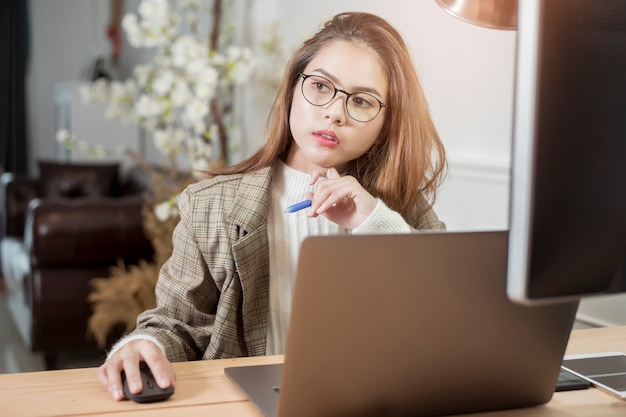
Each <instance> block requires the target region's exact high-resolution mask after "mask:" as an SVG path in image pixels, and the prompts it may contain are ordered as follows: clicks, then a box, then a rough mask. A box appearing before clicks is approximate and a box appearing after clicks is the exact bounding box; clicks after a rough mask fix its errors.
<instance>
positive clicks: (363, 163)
mask: <svg viewBox="0 0 626 417" xmlns="http://www.w3.org/2000/svg"><path fill="white" fill-rule="evenodd" d="M333 41H344V42H351V43H356V44H358V45H362V46H367V47H369V48H371V49H372V50H373V51H375V52H376V53H377V54H378V56H379V58H380V62H381V64H382V65H383V67H384V70H385V71H386V75H387V79H388V80H389V97H388V102H387V104H388V105H389V109H387V110H388V111H386V114H385V122H384V124H383V127H382V129H381V132H380V136H379V139H380V140H379V143H380V144H379V145H374V147H373V148H372V149H371V150H370V151H368V152H367V153H365V154H364V155H362V156H361V157H359V158H357V159H356V160H354V161H352V163H351V168H350V172H351V174H353V175H354V176H355V177H356V178H357V180H358V181H359V182H360V183H361V185H362V186H363V187H364V188H365V189H366V190H368V192H370V193H371V194H372V195H373V196H375V197H379V198H381V199H382V200H383V201H385V203H386V204H387V205H388V206H389V207H390V208H392V209H393V210H396V211H397V212H399V213H400V214H401V215H402V216H403V217H404V218H405V219H407V220H408V219H410V218H411V217H412V216H414V215H415V213H416V212H415V210H416V207H417V206H418V205H419V204H422V205H423V199H424V198H426V199H427V200H429V201H430V202H431V203H433V202H434V200H435V196H436V190H437V188H438V187H439V185H440V184H441V182H442V181H443V177H444V175H445V169H446V158H445V151H444V148H443V144H442V143H441V140H440V138H439V135H438V134H437V131H436V129H435V126H434V124H433V121H432V119H431V117H430V112H429V110H428V104H427V102H426V98H425V97H424V93H423V90H422V87H421V84H420V82H419V79H418V77H417V73H416V70H415V68H414V66H413V61H412V59H411V56H410V54H409V51H408V48H407V47H406V44H405V43H404V40H403V39H402V36H401V35H400V34H399V33H398V31H397V30H396V29H395V28H394V27H393V26H391V25H390V24H389V23H388V22H387V21H385V20H384V19H382V18H380V17H378V16H376V15H373V14H369V13H356V12H355V13H341V14H338V15H336V16H334V17H333V18H332V19H331V20H330V21H328V22H326V24H325V25H324V26H323V27H322V28H321V29H320V30H319V31H318V32H317V33H316V34H315V35H314V36H313V37H312V38H310V39H308V40H307V41H305V42H304V43H303V44H302V45H301V46H300V48H299V49H298V50H297V51H296V52H295V53H294V54H293V55H292V57H291V60H290V61H289V63H288V65H287V68H286V71H285V76H284V78H283V81H282V83H281V85H280V88H279V90H278V93H277V95H276V99H275V100H274V104H273V106H272V109H271V112H270V115H269V118H268V121H267V129H266V131H267V134H266V142H265V144H264V146H263V147H262V148H261V149H260V150H259V151H258V152H257V153H256V154H254V155H253V156H251V157H250V158H248V159H246V160H245V161H243V162H240V163H238V164H236V165H233V166H230V167H226V168H223V169H221V170H219V172H215V173H217V174H222V173H224V174H225V173H243V172H249V171H253V170H256V169H259V168H261V167H266V166H268V165H271V164H273V163H274V162H275V161H276V159H277V158H281V159H283V160H285V158H286V157H287V154H288V152H289V148H290V146H291V143H292V141H293V138H292V136H291V132H290V129H289V113H290V111H291V103H292V99H293V94H294V91H295V90H296V89H295V86H296V83H297V82H298V81H299V77H298V74H299V73H300V72H302V71H304V69H305V67H306V66H307V65H308V63H309V62H310V61H311V60H312V59H313V58H314V57H315V55H316V54H317V53H318V52H319V50H320V49H321V48H322V47H324V46H325V45H327V44H328V43H330V42H333ZM418 209H419V210H420V211H421V210H423V209H425V207H419V208H418Z"/></svg>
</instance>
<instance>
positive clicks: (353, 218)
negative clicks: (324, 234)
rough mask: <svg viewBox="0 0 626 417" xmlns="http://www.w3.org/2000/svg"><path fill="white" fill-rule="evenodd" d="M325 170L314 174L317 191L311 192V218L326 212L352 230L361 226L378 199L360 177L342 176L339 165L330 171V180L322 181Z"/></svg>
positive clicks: (328, 174)
mask: <svg viewBox="0 0 626 417" xmlns="http://www.w3.org/2000/svg"><path fill="white" fill-rule="evenodd" d="M322 176H323V173H314V174H313V175H312V177H311V184H316V185H315V193H309V194H308V197H309V198H310V199H311V208H310V210H309V213H308V216H309V217H317V216H319V215H322V216H324V217H326V218H327V219H328V220H330V221H331V222H333V223H337V224H338V225H339V226H341V227H343V228H345V229H348V230H352V229H355V228H356V227H358V226H359V225H361V223H363V221H365V219H366V218H367V217H368V216H369V215H370V214H372V212H373V211H374V208H375V207H376V198H374V197H373V196H372V195H371V194H370V193H368V192H367V191H366V190H365V188H363V186H362V185H361V184H359V182H358V181H357V179H356V178H354V177H353V176H351V175H345V176H343V177H342V176H340V175H339V173H338V172H337V170H336V169H335V168H329V169H328V170H327V171H326V180H324V181H318V179H320V178H321V177H322Z"/></svg>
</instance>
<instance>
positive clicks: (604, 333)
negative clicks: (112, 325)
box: [0, 326, 626, 417]
mask: <svg viewBox="0 0 626 417" xmlns="http://www.w3.org/2000/svg"><path fill="white" fill-rule="evenodd" d="M610 350H612V351H615V350H617V351H622V352H626V326H620V327H607V328H599V329H584V330H575V331H573V332H572V337H571V339H570V342H569V345H568V349H567V354H576V353H589V352H599V351H610ZM282 360H283V357H282V356H268V357H262V358H241V359H232V360H231V359H227V360H215V361H200V362H185V363H176V364H174V367H175V369H176V372H177V381H178V382H177V387H176V393H175V394H174V395H173V396H172V397H171V398H170V399H169V400H167V401H165V402H160V403H153V404H135V403H133V402H131V401H122V402H116V401H113V400H112V399H111V397H110V396H109V393H108V392H106V391H105V390H104V389H103V388H102V387H101V385H100V382H99V381H98V379H97V376H96V370H95V368H86V369H71V370H63V371H48V372H31V373H21V374H5V375H0V415H2V416H10V417H19V416H86V415H89V416H114V417H124V416H143V415H145V416H152V417H159V416H168V417H169V416H172V415H181V416H186V417H193V416H202V417H207V416H224V417H228V416H233V417H234V416H236V417H252V416H254V417H259V416H261V414H260V413H259V411H258V410H257V409H256V408H255V406H254V405H253V404H252V403H250V402H249V401H247V400H246V397H245V396H244V395H243V394H242V393H241V392H240V391H239V390H238V389H237V387H235V386H234V385H233V384H232V383H231V382H230V380H229V379H228V378H227V377H226V376H225V375H224V373H223V369H224V367H227V366H235V365H249V364H266V363H276V362H281V361H282ZM625 415H626V401H622V400H620V399H617V398H614V397H612V396H610V395H608V394H605V393H603V392H601V391H599V390H597V389H595V388H592V389H588V390H582V391H570V392H559V393H556V394H555V395H554V397H553V398H552V400H551V401H550V402H549V403H548V404H546V405H544V406H540V407H533V408H524V409H519V410H509V411H497V412H491V413H479V414H472V416H485V417H487V416H490V417H494V416H509V417H515V416H517V417H520V416H524V417H527V416H530V417H532V416H537V417H572V416H574V417H575V416H580V417H583V416H584V417H588V416H606V417H610V416H620V417H622V416H625Z"/></svg>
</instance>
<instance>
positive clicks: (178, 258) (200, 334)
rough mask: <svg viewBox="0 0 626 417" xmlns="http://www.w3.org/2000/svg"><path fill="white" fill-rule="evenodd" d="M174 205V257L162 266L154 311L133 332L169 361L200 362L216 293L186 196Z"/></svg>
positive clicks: (143, 316)
mask: <svg viewBox="0 0 626 417" xmlns="http://www.w3.org/2000/svg"><path fill="white" fill-rule="evenodd" d="M178 203H179V213H180V220H179V222H178V225H177V226H176V228H175V229H174V233H173V236H172V239H173V251H172V255H171V257H170V258H169V259H168V260H167V261H166V262H165V263H164V264H163V267H162V268H161V271H160V273H159V278H158V281H157V284H156V288H155V292H156V302H157V306H156V308H154V309H152V310H147V311H145V312H143V313H142V314H141V315H139V317H138V318H137V328H136V330H135V332H134V333H136V334H146V335H150V336H152V337H154V338H156V339H157V340H158V341H159V342H160V343H161V345H162V346H163V347H164V348H165V354H166V356H167V357H168V359H169V360H170V361H184V360H196V359H200V358H202V355H203V353H204V351H205V349H206V347H207V346H208V344H209V342H210V339H211V336H212V333H213V327H214V323H215V310H216V306H217V303H218V301H219V289H218V288H217V285H216V283H215V281H214V280H213V278H212V277H211V276H210V273H209V270H208V268H207V265H206V263H205V262H204V259H203V256H202V253H201V251H200V248H199V245H198V242H197V240H196V236H195V233H194V228H193V220H192V214H193V213H192V212H193V210H192V205H191V199H190V196H189V193H188V192H187V190H185V191H184V192H182V193H181V194H180V196H179V200H178Z"/></svg>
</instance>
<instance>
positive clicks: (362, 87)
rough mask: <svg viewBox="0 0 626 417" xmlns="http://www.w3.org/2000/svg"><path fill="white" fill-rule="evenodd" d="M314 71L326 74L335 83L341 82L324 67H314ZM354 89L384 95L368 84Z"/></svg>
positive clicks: (353, 89)
mask: <svg viewBox="0 0 626 417" xmlns="http://www.w3.org/2000/svg"><path fill="white" fill-rule="evenodd" d="M313 71H315V72H320V73H322V74H323V75H324V77H326V78H328V79H329V80H331V81H332V82H333V83H335V84H341V83H340V82H339V80H338V79H337V78H336V77H335V76H333V75H332V74H330V73H329V72H328V71H326V70H325V69H324V68H317V69H314V70H313ZM352 91H356V92H359V93H371V94H375V95H377V96H379V97H382V94H380V93H379V92H378V90H376V89H375V88H374V87H366V86H361V87H358V86H357V87H354V88H352Z"/></svg>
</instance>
